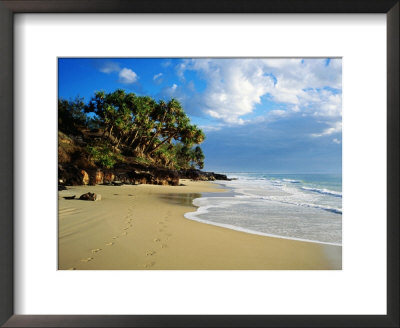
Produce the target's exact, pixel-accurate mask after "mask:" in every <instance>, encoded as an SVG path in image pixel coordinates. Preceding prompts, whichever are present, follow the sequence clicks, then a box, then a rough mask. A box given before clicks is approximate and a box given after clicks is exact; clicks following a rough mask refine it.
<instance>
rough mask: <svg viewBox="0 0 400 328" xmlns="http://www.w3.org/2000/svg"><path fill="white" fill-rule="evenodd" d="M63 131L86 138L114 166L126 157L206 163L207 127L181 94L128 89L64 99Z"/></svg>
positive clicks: (182, 165) (94, 155)
mask: <svg viewBox="0 0 400 328" xmlns="http://www.w3.org/2000/svg"><path fill="white" fill-rule="evenodd" d="M58 107H59V120H58V124H59V131H62V132H64V133H66V134H72V135H75V136H77V135H78V136H81V137H83V138H86V139H87V140H86V147H85V151H86V153H87V158H88V160H89V161H92V162H93V163H95V164H96V165H98V166H101V167H104V168H112V167H113V166H114V165H115V164H116V163H118V162H120V161H123V160H124V158H126V157H130V158H135V159H137V160H138V162H142V163H151V164H156V165H159V166H163V167H167V168H174V169H187V168H195V167H197V168H203V166H204V154H203V152H202V150H201V148H200V146H199V145H200V144H201V143H202V142H203V141H204V139H205V135H204V132H203V131H202V130H201V129H200V128H198V127H197V126H196V125H194V124H192V123H191V122H190V119H189V117H188V116H187V114H186V113H185V111H184V109H183V107H182V105H181V103H180V102H179V101H178V100H177V99H174V98H172V99H170V100H169V101H164V100H159V101H156V100H155V99H153V98H151V97H149V96H137V95H135V94H134V93H127V92H125V91H124V90H122V89H118V90H116V91H114V92H110V93H106V92H104V91H98V92H95V94H94V95H93V97H92V98H91V99H90V101H89V102H88V103H84V101H83V99H81V98H76V99H74V100H70V101H67V100H64V99H60V100H59V102H58Z"/></svg>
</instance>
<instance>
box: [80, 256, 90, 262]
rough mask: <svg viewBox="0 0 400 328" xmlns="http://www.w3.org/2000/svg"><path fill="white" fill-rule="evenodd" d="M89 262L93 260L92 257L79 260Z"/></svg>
mask: <svg viewBox="0 0 400 328" xmlns="http://www.w3.org/2000/svg"><path fill="white" fill-rule="evenodd" d="M91 260H93V257H87V258H85V259H81V262H90V261H91Z"/></svg>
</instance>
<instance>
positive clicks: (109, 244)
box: [106, 242, 114, 246]
mask: <svg viewBox="0 0 400 328" xmlns="http://www.w3.org/2000/svg"><path fill="white" fill-rule="evenodd" d="M112 245H114V243H113V242H111V243H107V244H106V246H112Z"/></svg>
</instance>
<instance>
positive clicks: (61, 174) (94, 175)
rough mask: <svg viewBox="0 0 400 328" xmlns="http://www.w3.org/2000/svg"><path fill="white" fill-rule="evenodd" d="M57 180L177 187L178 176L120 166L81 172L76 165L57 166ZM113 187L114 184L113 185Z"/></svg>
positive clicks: (154, 169)
mask: <svg viewBox="0 0 400 328" xmlns="http://www.w3.org/2000/svg"><path fill="white" fill-rule="evenodd" d="M58 178H59V181H62V183H61V182H60V184H61V185H64V186H65V185H67V186H68V185H72V186H77V185H88V184H90V185H97V184H107V185H112V184H114V182H117V181H118V183H117V184H133V185H134V184H156V185H170V186H178V185H179V174H178V172H177V171H176V170H170V169H165V168H159V167H153V166H144V165H128V164H121V165H118V166H116V167H115V168H114V169H112V170H111V169H110V170H101V169H86V170H82V169H80V168H78V167H77V166H76V165H62V164H59V166H58ZM114 185H115V184H114Z"/></svg>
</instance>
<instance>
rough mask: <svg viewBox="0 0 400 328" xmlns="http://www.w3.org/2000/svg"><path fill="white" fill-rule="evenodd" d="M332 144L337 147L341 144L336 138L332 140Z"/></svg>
mask: <svg viewBox="0 0 400 328" xmlns="http://www.w3.org/2000/svg"><path fill="white" fill-rule="evenodd" d="M332 142H333V143H335V144H338V145H339V144H340V143H341V141H340V140H339V139H336V138H334V139H333V140H332Z"/></svg>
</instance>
